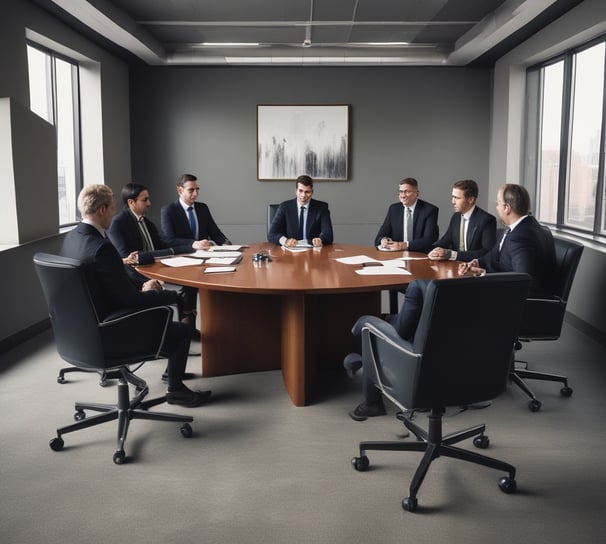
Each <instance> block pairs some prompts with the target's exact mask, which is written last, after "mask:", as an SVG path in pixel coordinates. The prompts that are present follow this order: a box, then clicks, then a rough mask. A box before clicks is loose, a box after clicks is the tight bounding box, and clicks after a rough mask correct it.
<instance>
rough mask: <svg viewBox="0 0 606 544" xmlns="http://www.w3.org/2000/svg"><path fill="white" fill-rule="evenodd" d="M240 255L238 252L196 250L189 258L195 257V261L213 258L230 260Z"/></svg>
mask: <svg viewBox="0 0 606 544" xmlns="http://www.w3.org/2000/svg"><path fill="white" fill-rule="evenodd" d="M240 255H242V253H240V252H239V251H221V252H217V251H216V250H211V249H197V250H196V252H195V253H192V254H191V255H190V257H195V258H196V259H211V258H213V257H219V256H220V257H225V258H227V257H231V258H232V259H233V258H235V257H239V256H240Z"/></svg>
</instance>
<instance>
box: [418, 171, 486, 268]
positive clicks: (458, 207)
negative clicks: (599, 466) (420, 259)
mask: <svg viewBox="0 0 606 544" xmlns="http://www.w3.org/2000/svg"><path fill="white" fill-rule="evenodd" d="M477 198H478V184H477V183H476V182H475V181H473V180H472V179H463V180H461V181H457V182H455V184H454V185H453V187H452V206H453V208H454V210H455V213H453V214H452V217H451V218H450V224H449V225H448V229H447V231H446V233H445V234H444V236H442V238H440V239H439V240H438V241H437V242H435V243H434V244H433V249H432V250H431V251H430V252H429V253H428V255H427V256H428V257H429V258H430V259H432V260H437V261H439V260H451V261H469V260H471V259H475V258H477V257H481V256H482V255H484V254H485V253H488V252H489V251H490V250H491V249H492V248H493V246H494V245H495V243H496V240H497V220H496V218H495V216H494V215H492V214H490V213H488V212H485V211H484V210H482V209H481V208H480V207H478V206H477V205H476V200H477Z"/></svg>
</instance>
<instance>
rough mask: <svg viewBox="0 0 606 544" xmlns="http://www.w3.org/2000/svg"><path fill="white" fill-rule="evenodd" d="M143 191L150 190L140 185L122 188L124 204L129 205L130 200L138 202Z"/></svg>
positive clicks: (135, 184)
mask: <svg viewBox="0 0 606 544" xmlns="http://www.w3.org/2000/svg"><path fill="white" fill-rule="evenodd" d="M143 191H149V189H148V188H147V187H146V186H145V185H141V184H140V183H134V182H133V183H127V184H126V185H125V186H124V187H123V188H122V202H124V205H128V201H129V200H137V198H139V195H140V194H141V193H142V192H143Z"/></svg>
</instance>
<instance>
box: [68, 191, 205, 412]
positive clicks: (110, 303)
mask: <svg viewBox="0 0 606 544" xmlns="http://www.w3.org/2000/svg"><path fill="white" fill-rule="evenodd" d="M78 208H79V209H80V213H81V214H82V222H81V223H80V224H78V226H77V227H76V228H74V229H73V230H71V231H70V232H69V233H68V234H67V236H66V237H65V239H64V241H63V250H62V254H63V255H64V256H65V257H71V258H72V259H78V260H80V261H82V263H83V265H84V269H85V271H86V274H87V277H88V286H89V289H90V293H91V298H92V301H93V305H94V306H95V310H96V312H97V315H98V316H99V319H100V320H103V319H105V318H106V317H107V316H108V315H109V314H111V313H113V312H117V311H120V310H123V309H130V310H136V309H141V308H152V307H154V306H164V305H173V304H179V295H178V294H177V292H176V291H165V290H163V289H161V287H160V286H159V285H158V282H156V280H148V281H146V282H145V283H143V284H142V286H141V289H140V290H139V289H137V287H135V284H134V283H133V282H132V280H131V279H130V278H129V276H128V274H127V273H126V270H125V268H124V264H123V262H122V258H121V257H120V255H119V253H118V251H117V250H116V248H115V247H114V245H113V244H112V243H111V242H110V241H109V240H108V238H107V237H106V229H107V228H109V225H110V223H111V220H112V217H113V216H114V213H115V212H116V206H115V203H114V195H113V193H112V190H111V189H110V188H109V187H107V186H106V185H89V186H87V187H85V188H84V189H82V191H80V195H79V196H78ZM132 334H133V335H137V334H146V331H145V330H133V331H132ZM189 344H190V338H189V329H188V327H187V326H186V325H184V324H182V323H178V322H174V321H171V322H170V323H169V324H168V329H167V332H166V338H165V340H164V344H163V345H162V352H163V354H165V355H166V356H167V357H168V369H167V370H168V392H167V393H166V401H167V402H168V403H169V404H179V405H181V406H188V407H194V406H200V405H201V404H203V403H205V402H206V401H207V400H208V399H209V397H210V396H211V392H210V391H191V390H190V389H188V388H187V387H186V386H185V385H184V384H183V375H184V373H185V366H186V364H187V355H188V352H189Z"/></svg>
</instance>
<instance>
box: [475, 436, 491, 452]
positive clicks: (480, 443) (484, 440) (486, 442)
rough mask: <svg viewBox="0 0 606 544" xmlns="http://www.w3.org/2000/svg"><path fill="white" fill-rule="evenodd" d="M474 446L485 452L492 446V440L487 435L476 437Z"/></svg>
mask: <svg viewBox="0 0 606 544" xmlns="http://www.w3.org/2000/svg"><path fill="white" fill-rule="evenodd" d="M473 445H474V446H475V447H476V448H480V449H483V450H485V449H486V448H487V447H488V446H490V439H489V438H488V437H487V436H485V435H482V436H476V437H475V438H474V439H473Z"/></svg>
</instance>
